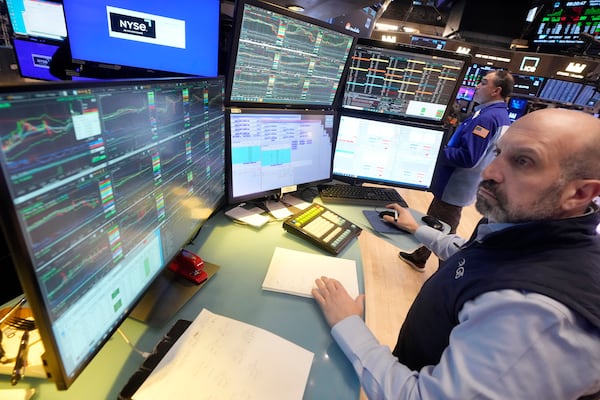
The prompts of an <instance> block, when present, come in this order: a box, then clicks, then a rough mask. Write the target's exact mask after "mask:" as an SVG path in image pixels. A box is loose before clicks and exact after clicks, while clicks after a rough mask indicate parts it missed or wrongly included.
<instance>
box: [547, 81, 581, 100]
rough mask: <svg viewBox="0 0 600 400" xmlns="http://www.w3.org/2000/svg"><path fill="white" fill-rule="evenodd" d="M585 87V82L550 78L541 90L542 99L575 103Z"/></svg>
mask: <svg viewBox="0 0 600 400" xmlns="http://www.w3.org/2000/svg"><path fill="white" fill-rule="evenodd" d="M582 87H583V83H578V82H569V81H563V80H560V79H548V80H547V81H546V83H545V84H544V87H543V88H542V90H541V91H540V95H539V96H540V99H543V100H551V101H557V102H560V103H573V102H574V101H575V99H576V98H577V95H578V94H579V91H580V90H581V88H582Z"/></svg>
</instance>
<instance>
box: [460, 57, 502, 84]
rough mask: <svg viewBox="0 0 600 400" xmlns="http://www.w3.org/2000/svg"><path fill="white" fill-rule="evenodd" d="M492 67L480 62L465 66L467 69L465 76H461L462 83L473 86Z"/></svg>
mask: <svg viewBox="0 0 600 400" xmlns="http://www.w3.org/2000/svg"><path fill="white" fill-rule="evenodd" d="M493 70H494V67H491V66H489V65H481V64H477V63H474V64H471V65H469V66H468V67H467V71H466V72H465V76H464V78H463V82H462V85H463V86H469V87H475V86H477V85H479V82H481V79H483V77H484V76H486V75H487V73H488V72H490V71H493Z"/></svg>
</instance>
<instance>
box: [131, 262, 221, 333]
mask: <svg viewBox="0 0 600 400" xmlns="http://www.w3.org/2000/svg"><path fill="white" fill-rule="evenodd" d="M218 270H219V266H218V265H216V264H211V263H209V262H206V261H204V271H205V272H206V274H207V275H208V278H207V279H206V280H205V281H204V282H202V283H201V284H199V285H197V284H195V283H194V282H191V281H189V280H187V279H185V278H183V277H182V276H181V275H179V274H177V273H175V272H173V271H171V270H170V269H168V268H165V269H164V270H163V272H162V273H161V274H160V275H159V276H158V277H157V278H156V279H155V280H154V282H153V283H152V284H151V285H150V287H149V288H148V290H147V291H146V293H145V294H144V296H143V297H142V299H141V300H140V301H139V303H138V304H137V305H136V306H135V308H134V309H133V310H132V311H131V313H130V314H129V316H130V317H131V318H133V319H136V320H138V321H142V322H145V323H147V324H148V325H150V326H153V327H163V326H165V324H167V323H168V322H169V321H171V319H172V318H173V317H174V316H175V314H177V312H178V311H179V310H180V309H181V307H183V306H184V305H185V304H186V303H187V302H188V301H189V300H190V299H191V298H192V297H193V296H194V295H195V294H196V293H197V292H198V290H200V289H201V288H202V286H204V285H205V284H206V283H207V282H208V281H209V280H210V279H211V278H212V277H213V275H214V274H215V273H216V272H217V271H218Z"/></svg>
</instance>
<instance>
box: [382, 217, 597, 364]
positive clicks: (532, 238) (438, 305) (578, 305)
mask: <svg viewBox="0 0 600 400" xmlns="http://www.w3.org/2000/svg"><path fill="white" fill-rule="evenodd" d="M599 222H600V214H599V213H598V212H595V213H593V214H588V215H585V216H581V217H577V218H571V219H564V220H556V221H539V222H531V223H525V224H518V225H515V226H512V227H509V228H507V229H504V230H502V231H499V232H495V233H492V234H490V235H488V236H486V238H485V239H484V240H483V241H482V242H477V241H474V240H473V239H471V241H469V242H468V243H467V244H466V245H465V246H464V248H463V249H462V250H461V251H459V252H457V253H456V254H454V255H453V256H452V257H450V258H448V260H446V261H445V262H444V263H443V264H442V265H441V266H440V269H439V270H438V271H437V272H436V273H435V274H433V275H432V276H431V277H430V278H429V279H428V280H427V282H425V284H424V285H423V287H422V288H421V291H420V292H419V294H418V295H417V298H416V299H415V301H414V303H413V304H412V306H411V308H410V310H409V312H408V315H407V317H406V320H405V322H404V324H403V325H402V329H401V330H400V334H399V336H398V342H397V343H396V347H395V349H394V355H395V356H396V357H398V360H399V361H400V362H401V363H402V364H404V365H406V366H408V367H409V368H411V369H413V370H419V369H421V367H423V366H425V365H435V364H437V363H438V362H439V360H440V358H441V355H442V352H443V351H444V349H445V348H446V347H447V346H448V338H449V336H450V331H451V330H452V329H453V328H454V327H455V326H456V325H457V324H458V313H459V311H460V310H461V309H462V307H463V305H464V303H465V302H466V301H468V300H471V299H473V298H475V297H477V296H478V295H481V294H483V293H485V292H489V291H493V290H501V289H516V290H526V291H531V292H536V293H540V294H544V295H546V296H548V297H551V298H553V299H555V300H557V301H559V302H561V303H563V304H565V305H566V306H567V307H569V308H570V309H572V310H573V311H575V312H577V313H579V314H580V315H581V316H583V317H584V318H585V319H587V320H588V321H589V322H590V323H591V324H592V325H594V326H596V327H598V328H599V329H600V236H597V235H596V226H597V225H598V223H599Z"/></svg>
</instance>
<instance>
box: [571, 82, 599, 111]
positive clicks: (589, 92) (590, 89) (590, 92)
mask: <svg viewBox="0 0 600 400" xmlns="http://www.w3.org/2000/svg"><path fill="white" fill-rule="evenodd" d="M595 96H597V89H596V86H594V85H583V87H582V88H581V91H580V92H579V94H578V95H577V97H576V98H575V100H573V103H574V104H577V105H578V106H587V107H594V106H595V105H596V99H595Z"/></svg>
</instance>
